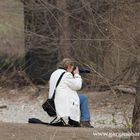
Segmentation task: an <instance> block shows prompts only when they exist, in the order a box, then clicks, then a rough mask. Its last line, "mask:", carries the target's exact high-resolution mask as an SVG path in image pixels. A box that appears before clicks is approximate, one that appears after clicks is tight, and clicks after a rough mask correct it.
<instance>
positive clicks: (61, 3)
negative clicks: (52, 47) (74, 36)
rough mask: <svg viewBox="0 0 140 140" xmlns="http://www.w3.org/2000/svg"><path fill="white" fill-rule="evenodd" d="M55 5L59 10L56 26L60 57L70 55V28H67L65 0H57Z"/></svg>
mask: <svg viewBox="0 0 140 140" xmlns="http://www.w3.org/2000/svg"><path fill="white" fill-rule="evenodd" d="M56 5H57V7H58V9H60V10H61V13H60V14H59V17H58V22H59V23H58V26H59V29H58V30H59V33H58V36H59V50H60V52H59V53H60V54H59V56H60V58H64V57H70V56H71V54H70V51H71V49H70V46H71V41H70V30H69V15H68V10H67V1H66V0H57V4H56Z"/></svg>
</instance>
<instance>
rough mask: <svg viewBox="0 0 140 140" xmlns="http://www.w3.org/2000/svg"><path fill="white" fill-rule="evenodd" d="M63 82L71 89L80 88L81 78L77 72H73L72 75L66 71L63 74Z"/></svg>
mask: <svg viewBox="0 0 140 140" xmlns="http://www.w3.org/2000/svg"><path fill="white" fill-rule="evenodd" d="M65 83H66V84H67V85H68V87H69V88H71V89H72V90H75V91H77V90H80V89H81V87H82V78H81V76H80V75H79V74H75V75H74V76H73V75H72V74H71V73H70V72H67V73H66V74H65Z"/></svg>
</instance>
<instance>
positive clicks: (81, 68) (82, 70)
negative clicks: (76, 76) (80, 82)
mask: <svg viewBox="0 0 140 140" xmlns="http://www.w3.org/2000/svg"><path fill="white" fill-rule="evenodd" d="M76 67H77V66H75V67H74V68H73V71H74V70H75V69H76ZM78 68H79V73H90V70H89V69H88V68H83V67H81V66H78Z"/></svg>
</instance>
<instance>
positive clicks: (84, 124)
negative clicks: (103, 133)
mask: <svg viewBox="0 0 140 140" xmlns="http://www.w3.org/2000/svg"><path fill="white" fill-rule="evenodd" d="M80 126H81V127H89V128H94V127H93V126H92V125H91V124H90V122H89V121H81V122H80Z"/></svg>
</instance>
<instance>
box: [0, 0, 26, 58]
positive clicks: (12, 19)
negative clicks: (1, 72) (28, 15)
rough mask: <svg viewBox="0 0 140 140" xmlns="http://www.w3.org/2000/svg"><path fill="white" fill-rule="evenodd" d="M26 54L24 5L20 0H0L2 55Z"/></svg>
mask: <svg viewBox="0 0 140 140" xmlns="http://www.w3.org/2000/svg"><path fill="white" fill-rule="evenodd" d="M23 54H24V16H23V5H22V3H21V2H20V1H19V0H0V56H3V55H8V56H10V57H11V56H16V57H20V56H22V55H23Z"/></svg>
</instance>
